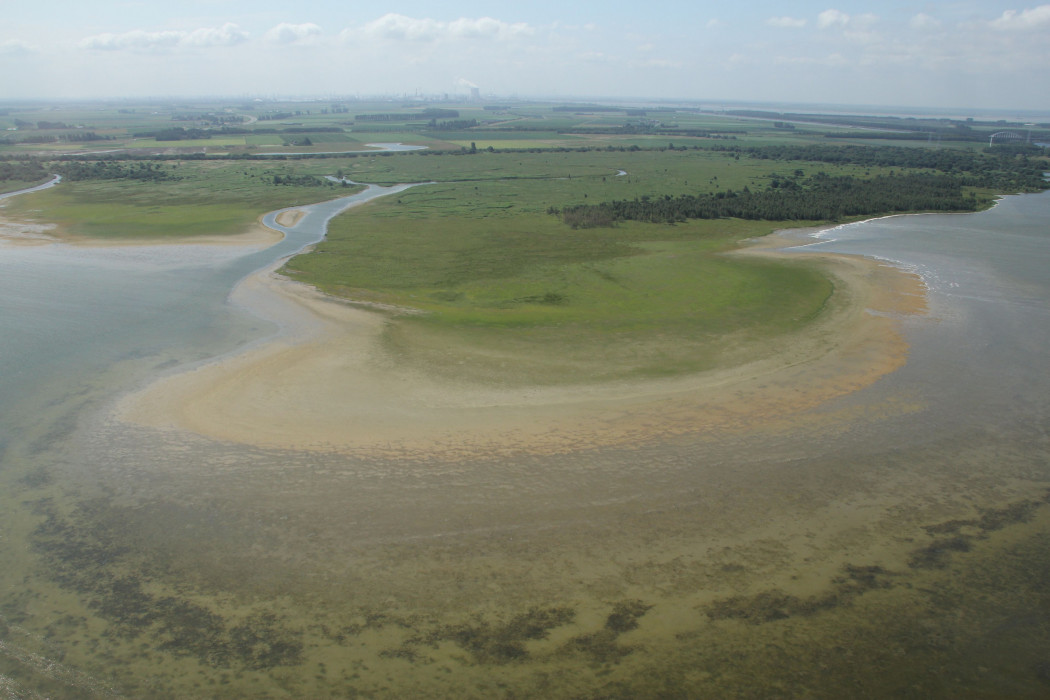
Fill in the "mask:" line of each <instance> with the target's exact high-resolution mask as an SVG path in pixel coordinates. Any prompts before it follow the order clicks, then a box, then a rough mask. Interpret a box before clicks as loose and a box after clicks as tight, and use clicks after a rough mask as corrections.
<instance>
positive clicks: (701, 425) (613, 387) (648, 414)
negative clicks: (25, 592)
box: [118, 237, 925, 458]
mask: <svg viewBox="0 0 1050 700" xmlns="http://www.w3.org/2000/svg"><path fill="white" fill-rule="evenodd" d="M789 243H790V241H788V240H786V239H780V238H778V237H767V238H765V239H762V240H761V241H760V243H759V244H758V245H756V246H754V247H753V248H749V249H745V250H744V251H741V252H740V253H739V254H744V255H784V253H779V252H776V251H775V250H773V248H775V247H776V246H777V245H780V246H783V245H785V244H789ZM791 256H792V257H793V258H795V259H799V258H806V259H809V260H813V261H816V262H817V263H818V264H820V265H823V266H824V267H825V269H826V270H827V271H828V272H829V273H830V274H831V275H832V276H833V278H834V279H835V285H836V293H835V294H834V296H833V300H832V303H831V305H830V308H829V309H828V311H827V313H825V314H824V317H823V318H821V319H820V320H819V321H817V322H815V323H814V324H812V325H811V326H810V327H808V328H807V329H806V331H805V332H803V333H800V334H796V335H794V336H791V337H786V338H780V339H778V340H776V341H775V342H773V343H771V344H770V347H769V348H768V350H769V352H768V353H765V354H764V355H763V357H764V358H765V359H762V360H759V361H756V362H751V363H748V364H745V365H741V366H734V367H726V368H724V369H720V370H715V371H709V372H704V373H700V374H696V375H692V376H687V377H678V378H674V379H663V380H650V381H638V382H616V383H606V384H598V385H583V386H572V387H553V388H551V387H534V388H528V389H521V388H514V389H507V388H499V387H492V386H482V385H477V386H470V385H465V384H452V383H450V382H445V381H442V380H439V379H435V378H433V377H431V376H425V375H423V374H422V373H420V372H418V371H415V370H413V369H412V368H404V367H396V366H393V367H392V366H391V363H390V362H387V361H384V359H385V358H383V357H382V351H381V349H380V345H379V338H380V334H381V333H382V330H383V327H384V324H386V323H388V322H389V320H388V319H389V316H388V315H385V314H382V313H378V312H376V311H373V310H369V309H367V308H362V307H360V306H355V305H352V304H348V303H346V302H345V301H343V300H336V299H332V298H330V297H326V296H325V295H323V294H321V293H319V292H318V291H316V290H315V289H313V288H312V287H308V286H305V285H302V284H299V283H296V282H293V281H291V280H288V279H284V278H281V277H279V276H277V275H275V274H274V273H273V272H272V271H270V270H267V271H263V272H260V273H257V274H255V275H253V276H251V277H250V278H248V279H247V280H245V282H243V283H242V284H241V285H240V286H239V287H238V288H237V290H235V292H234V300H235V301H236V302H237V303H240V304H243V305H245V306H247V307H248V308H250V309H252V310H253V311H254V312H256V313H258V314H259V315H261V316H264V317H266V318H269V319H272V320H275V321H277V322H278V323H279V324H280V325H281V327H282V329H283V332H282V333H281V334H280V336H279V337H278V338H277V339H276V340H274V341H273V342H270V343H268V344H265V345H263V346H261V347H254V348H251V349H250V350H248V351H246V352H244V353H242V354H239V355H236V356H231V357H226V358H223V359H221V360H219V361H216V362H214V363H211V364H208V365H205V366H201V367H198V368H196V369H193V370H191V371H187V372H184V373H181V374H177V375H173V376H169V377H166V378H163V379H161V380H159V381H157V382H156V383H154V384H152V385H151V386H149V387H147V388H146V389H145V390H143V391H141V392H139V393H137V394H134V395H132V396H129V397H126V398H125V399H124V400H123V401H122V402H121V404H120V406H119V407H118V415H119V417H120V418H121V419H122V420H126V421H129V422H133V423H137V424H142V425H147V426H153V427H157V428H163V429H168V430H188V431H191V432H194V433H198V434H201V435H205V436H208V437H212V438H215V439H219V440H224V441H232V442H237V443H244V444H251V445H257V446H262V447H272V448H288V449H307V450H323V451H334V452H352V453H360V454H375V455H377V456H380V455H384V454H390V455H399V456H404V455H406V454H412V453H427V454H431V455H433V454H442V455H445V456H448V457H459V458H462V457H468V456H470V455H481V454H485V455H491V454H493V453H503V454H514V453H527V452H537V453H558V452H565V451H569V450H575V449H580V448H586V447H590V446H599V445H617V444H639V443H644V442H648V441H652V440H659V439H666V438H668V437H673V436H675V435H696V434H705V433H710V434H717V433H719V432H723V431H734V432H735V431H739V430H743V429H755V428H762V429H773V430H780V429H790V425H792V424H794V423H797V422H798V421H804V420H806V417H805V412H806V411H807V410H809V409H812V408H815V407H817V406H819V405H821V404H823V403H824V402H826V401H828V400H829V399H832V398H835V397H838V396H843V395H845V394H848V393H851V392H854V391H856V390H858V389H861V388H863V387H865V386H868V385H870V384H871V383H873V382H874V381H876V380H877V379H878V378H879V377H882V376H884V375H886V374H888V373H890V372H893V371H894V370H896V369H898V368H899V367H901V366H903V365H904V363H905V362H906V358H907V351H908V347H907V344H906V343H905V341H904V340H903V338H902V337H901V334H900V332H899V324H900V319H901V317H904V316H908V315H914V314H921V313H923V312H924V311H925V288H924V286H923V284H922V281H921V279H919V278H918V277H917V276H915V275H912V274H910V273H906V272H903V271H901V270H899V269H897V268H894V267H892V266H890V265H888V264H885V263H880V262H877V261H873V260H868V259H864V258H859V257H852V256H842V255H828V254H817V253H791Z"/></svg>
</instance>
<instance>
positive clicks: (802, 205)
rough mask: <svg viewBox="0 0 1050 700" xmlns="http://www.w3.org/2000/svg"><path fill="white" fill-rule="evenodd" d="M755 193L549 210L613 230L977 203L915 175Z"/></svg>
mask: <svg viewBox="0 0 1050 700" xmlns="http://www.w3.org/2000/svg"><path fill="white" fill-rule="evenodd" d="M776 182H777V186H776V187H770V188H769V189H766V190H762V191H759V192H752V191H751V190H750V189H748V188H746V187H745V188H744V189H743V190H740V191H733V190H726V191H725V192H713V193H705V194H697V195H679V196H677V197H672V196H670V195H664V196H662V197H641V198H640V199H633V200H620V201H614V202H603V203H601V204H593V205H588V204H581V205H575V206H569V207H564V208H562V209H560V210H558V209H550V210H549V212H550V213H552V214H558V215H560V216H561V217H562V220H563V221H565V223H567V224H569V225H570V226H572V227H573V228H591V227H595V226H611V225H613V224H615V223H616V222H618V221H647V222H652V223H676V222H682V221H686V220H688V219H723V218H736V219H758V220H767V221H838V220H840V219H843V218H846V217H854V216H865V215H870V214H887V213H895V212H913V211H975V210H976V209H978V208H979V207H980V202H979V201H978V200H977V199H976V197H974V195H973V194H970V195H968V196H967V195H964V194H963V193H962V186H961V185H960V183H959V181H958V179H957V178H954V177H952V176H949V175H938V174H932V173H925V174H924V173H918V174H907V175H881V176H878V177H874V178H871V179H861V178H855V177H851V176H839V177H832V176H829V175H827V174H825V173H818V174H817V175H815V176H813V177H812V178H808V179H806V180H804V181H802V182H799V181H796V180H793V179H785V180H783V181H781V180H777V181H776Z"/></svg>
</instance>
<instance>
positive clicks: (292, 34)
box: [263, 22, 321, 44]
mask: <svg viewBox="0 0 1050 700" xmlns="http://www.w3.org/2000/svg"><path fill="white" fill-rule="evenodd" d="M320 34H321V28H320V27H319V26H317V25H316V24H314V23H312V22H307V23H305V24H288V23H287V22H282V23H280V24H278V25H277V26H276V27H274V28H273V29H271V30H270V31H268V32H266V34H264V35H263V39H264V40H265V41H268V42H270V43H273V44H295V43H298V42H307V41H310V40H311V39H312V38H313V37H315V36H318V35H320Z"/></svg>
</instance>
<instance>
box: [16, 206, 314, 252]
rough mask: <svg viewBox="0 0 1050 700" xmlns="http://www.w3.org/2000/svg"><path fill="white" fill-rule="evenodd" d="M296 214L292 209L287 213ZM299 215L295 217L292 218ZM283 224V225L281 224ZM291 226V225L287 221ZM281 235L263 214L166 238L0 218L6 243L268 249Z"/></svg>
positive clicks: (108, 246) (299, 213) (92, 246)
mask: <svg viewBox="0 0 1050 700" xmlns="http://www.w3.org/2000/svg"><path fill="white" fill-rule="evenodd" d="M289 213H292V214H295V213H294V212H289ZM301 216H302V213H301V212H298V216H297V217H295V218H294V221H296V222H297V221H298V218H299V217H301ZM282 225H283V224H282ZM289 225H294V224H289ZM283 237H284V234H282V233H281V232H280V231H276V230H274V229H272V228H270V227H268V226H264V225H263V223H262V217H260V218H259V220H258V221H257V222H256V223H255V224H253V225H252V226H251V227H249V228H248V230H246V231H244V232H242V233H235V234H229V235H211V236H189V237H182V238H178V239H166V238H111V239H107V238H94V237H89V236H78V235H76V234H72V233H69V232H68V231H64V230H63V229H62V228H61V227H59V226H57V225H55V224H41V223H36V222H32V221H15V220H11V219H5V218H3V217H0V243H3V244H6V245H32V246H36V245H53V244H56V243H63V244H66V245H75V246H81V247H85V248H111V247H121V246H152V245H221V246H246V247H255V248H268V247H269V246H271V245H273V244H274V243H277V242H278V241H280V240H281V239H282V238H283Z"/></svg>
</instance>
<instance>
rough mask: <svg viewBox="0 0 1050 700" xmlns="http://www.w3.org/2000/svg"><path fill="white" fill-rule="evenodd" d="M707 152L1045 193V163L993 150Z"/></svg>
mask: <svg viewBox="0 0 1050 700" xmlns="http://www.w3.org/2000/svg"><path fill="white" fill-rule="evenodd" d="M711 150H714V151H720V152H725V153H733V154H740V155H747V156H750V157H751V158H758V159H762V160H778V161H809V162H813V163H829V164H835V165H859V166H863V167H883V168H909V169H928V170H936V171H938V172H942V173H946V174H951V175H956V176H962V180H961V181H960V182H961V184H963V185H969V186H973V187H986V188H989V189H996V190H1002V191H1010V192H1039V191H1042V190H1044V189H1046V181H1045V180H1044V178H1043V172H1044V171H1045V170H1046V169H1047V163H1046V162H1045V161H1042V160H1039V159H1038V158H1034V159H1033V158H1029V157H1028V154H1027V153H1017V152H1013V151H1008V150H996V149H993V150H992V152H991V153H981V152H977V151H972V150H962V149H957V148H914V147H907V146H838V145H823V144H812V145H783V146H714V147H712V149H711Z"/></svg>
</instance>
